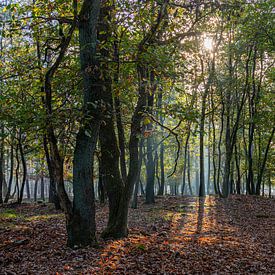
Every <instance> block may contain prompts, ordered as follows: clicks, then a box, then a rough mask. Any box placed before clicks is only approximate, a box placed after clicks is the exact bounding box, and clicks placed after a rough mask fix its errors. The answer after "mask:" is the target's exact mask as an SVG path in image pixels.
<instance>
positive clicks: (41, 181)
mask: <svg viewBox="0 0 275 275" xmlns="http://www.w3.org/2000/svg"><path fill="white" fill-rule="evenodd" d="M40 190H41V192H40V198H41V200H42V201H45V183H44V175H43V174H42V175H41V178H40Z"/></svg>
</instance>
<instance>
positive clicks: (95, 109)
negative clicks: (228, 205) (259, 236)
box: [67, 0, 102, 247]
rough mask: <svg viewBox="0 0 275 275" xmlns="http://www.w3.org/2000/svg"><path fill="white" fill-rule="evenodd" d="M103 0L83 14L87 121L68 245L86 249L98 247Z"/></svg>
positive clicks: (77, 155)
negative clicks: (99, 57)
mask: <svg viewBox="0 0 275 275" xmlns="http://www.w3.org/2000/svg"><path fill="white" fill-rule="evenodd" d="M99 11H100V1H99V0H94V1H92V0H85V1H84V2H83V4H82V9H81V11H80V15H79V46H80V65H81V73H82V77H83V99H84V100H83V117H84V118H83V121H82V124H81V127H80V129H79V132H78V134H77V137H76V147H75V151H74V160H73V192H74V200H73V208H72V211H71V213H70V215H69V218H68V220H67V233H68V241H67V244H68V246H70V247H83V246H87V245H95V244H96V236H95V232H96V224H95V198H94V185H93V162H94V161H93V159H94V153H95V149H96V144H97V139H98V133H99V127H100V117H99V116H100V106H98V99H100V93H101V91H102V87H101V85H102V83H98V78H99V76H100V74H101V71H100V70H99V66H98V65H99V64H98V60H97V59H96V48H97V23H98V17H99Z"/></svg>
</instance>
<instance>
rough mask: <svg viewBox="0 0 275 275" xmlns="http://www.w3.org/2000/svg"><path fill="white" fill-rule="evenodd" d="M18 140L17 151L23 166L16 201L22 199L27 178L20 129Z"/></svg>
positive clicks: (19, 201) (20, 201)
mask: <svg viewBox="0 0 275 275" xmlns="http://www.w3.org/2000/svg"><path fill="white" fill-rule="evenodd" d="M19 132H20V133H19V141H18V146H19V152H20V157H21V162H22V168H23V178H22V183H21V189H20V194H19V198H18V203H22V200H23V195H24V188H25V183H26V178H27V163H26V159H25V155H24V150H23V144H22V140H21V130H20V131H19Z"/></svg>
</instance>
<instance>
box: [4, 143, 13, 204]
mask: <svg viewBox="0 0 275 275" xmlns="http://www.w3.org/2000/svg"><path fill="white" fill-rule="evenodd" d="M13 154H14V149H13V140H12V141H11V147H10V177H9V184H8V191H7V194H6V197H5V201H4V202H5V203H7V202H8V201H9V198H10V194H11V187H12V181H13V168H14V167H13V166H14V156H13Z"/></svg>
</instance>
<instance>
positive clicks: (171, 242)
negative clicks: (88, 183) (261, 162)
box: [0, 196, 275, 275]
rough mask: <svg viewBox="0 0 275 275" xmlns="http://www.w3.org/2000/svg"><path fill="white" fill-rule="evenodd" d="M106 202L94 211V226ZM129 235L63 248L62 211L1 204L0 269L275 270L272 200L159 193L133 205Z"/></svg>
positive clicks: (103, 222)
mask: <svg viewBox="0 0 275 275" xmlns="http://www.w3.org/2000/svg"><path fill="white" fill-rule="evenodd" d="M107 209H108V208H107V206H104V207H100V206H98V209H97V228H98V231H99V232H100V231H102V229H103V228H104V226H105V225H106V219H107ZM129 232H130V233H129V237H128V238H125V239H122V240H119V241H103V240H101V239H100V238H99V248H85V249H79V250H72V249H69V248H67V247H66V232H65V223H64V217H63V214H62V213H61V212H58V211H55V210H54V209H53V207H52V206H51V205H48V204H23V205H22V206H18V207H14V208H11V207H9V208H8V207H4V208H1V209H0V274H55V275H58V274H198V273H204V274H213V273H214V274H240V273H241V274H246V273H254V274H255V273H258V274H259V273H260V274H275V257H274V255H275V200H274V199H267V198H260V197H253V196H232V197H230V198H229V199H219V198H217V197H214V196H211V197H206V198H205V199H201V200H199V199H198V198H195V197H183V198H181V197H177V198H175V197H165V198H157V200H156V203H155V204H154V205H153V206H149V205H145V204H144V203H143V202H142V200H141V201H140V203H139V209H131V210H130V217H129Z"/></svg>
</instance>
